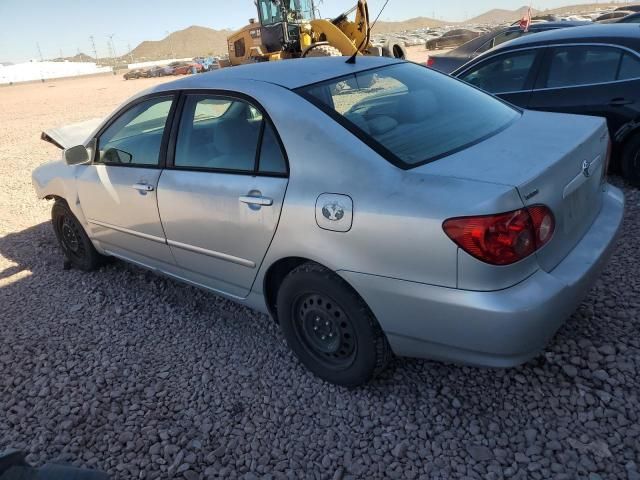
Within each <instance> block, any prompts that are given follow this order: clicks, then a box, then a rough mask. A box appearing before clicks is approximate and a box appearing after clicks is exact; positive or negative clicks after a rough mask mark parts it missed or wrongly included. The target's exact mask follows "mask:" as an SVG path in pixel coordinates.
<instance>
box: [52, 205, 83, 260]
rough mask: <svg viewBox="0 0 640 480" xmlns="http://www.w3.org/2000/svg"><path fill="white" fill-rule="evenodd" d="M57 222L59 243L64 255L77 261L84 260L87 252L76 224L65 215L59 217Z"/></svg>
mask: <svg viewBox="0 0 640 480" xmlns="http://www.w3.org/2000/svg"><path fill="white" fill-rule="evenodd" d="M58 222H59V224H60V225H59V228H60V234H61V235H60V243H61V244H62V248H63V249H64V251H65V253H66V254H67V255H69V256H71V257H74V258H76V259H78V260H81V259H84V257H85V255H86V253H87V252H86V249H85V248H84V244H83V242H82V237H81V233H80V230H79V227H78V224H77V222H75V221H74V220H73V219H72V218H69V217H68V216H67V215H65V216H63V217H60V218H59V219H58Z"/></svg>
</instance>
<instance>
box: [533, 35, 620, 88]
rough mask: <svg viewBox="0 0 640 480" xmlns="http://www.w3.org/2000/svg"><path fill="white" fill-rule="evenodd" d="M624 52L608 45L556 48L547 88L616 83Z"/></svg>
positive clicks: (553, 52) (552, 54)
mask: <svg viewBox="0 0 640 480" xmlns="http://www.w3.org/2000/svg"><path fill="white" fill-rule="evenodd" d="M621 59H622V50H620V49H618V48H613V47H604V46H594V45H585V46H569V47H556V48H554V49H552V51H551V59H550V62H549V74H548V76H547V82H546V85H545V87H546V88H562V87H575V86H580V85H592V84H597V83H607V82H613V81H615V80H616V78H617V74H618V66H619V65H620V61H621Z"/></svg>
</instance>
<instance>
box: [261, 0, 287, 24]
mask: <svg viewBox="0 0 640 480" xmlns="http://www.w3.org/2000/svg"><path fill="white" fill-rule="evenodd" d="M259 6H260V8H259V11H260V23H262V24H263V25H271V24H273V23H279V22H282V20H283V19H282V6H281V2H280V1H279V0H277V1H276V0H259Z"/></svg>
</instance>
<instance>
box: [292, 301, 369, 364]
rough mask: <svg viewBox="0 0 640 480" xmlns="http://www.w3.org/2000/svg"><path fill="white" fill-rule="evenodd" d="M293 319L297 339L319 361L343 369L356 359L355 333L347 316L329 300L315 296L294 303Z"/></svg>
mask: <svg viewBox="0 0 640 480" xmlns="http://www.w3.org/2000/svg"><path fill="white" fill-rule="evenodd" d="M293 317H294V319H295V322H294V326H295V330H296V334H297V335H298V338H299V339H300V341H301V342H302V344H303V345H304V346H305V347H306V348H307V350H308V352H309V353H310V354H312V355H313V356H314V357H315V358H316V359H317V360H318V361H319V362H321V363H323V364H325V365H327V366H330V367H332V368H347V367H349V366H350V365H351V364H352V363H353V359H354V358H355V356H356V353H357V348H356V340H357V339H356V334H355V331H354V329H353V326H352V325H351V321H350V320H349V317H348V316H347V314H346V313H345V312H344V310H343V309H342V308H341V307H340V306H339V305H337V304H336V302H334V301H333V300H331V299H330V298H328V297H327V296H325V295H322V294H318V293H311V294H305V295H302V296H300V297H299V298H298V300H297V301H296V302H295V306H294V310H293Z"/></svg>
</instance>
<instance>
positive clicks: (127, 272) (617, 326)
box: [0, 77, 640, 480]
mask: <svg viewBox="0 0 640 480" xmlns="http://www.w3.org/2000/svg"><path fill="white" fill-rule="evenodd" d="M152 83H155V81H154V80H141V81H137V82H124V81H122V80H120V79H119V78H112V77H100V78H94V79H84V80H74V81H58V82H54V83H48V84H34V85H26V86H14V87H7V88H0V105H2V108H0V125H2V129H1V130H0V187H1V188H0V339H1V340H0V412H2V413H1V414H0V449H3V448H5V447H9V446H12V447H16V448H21V449H25V450H26V451H27V452H29V457H28V459H29V461H31V462H33V463H35V464H38V465H39V464H42V463H44V462H47V461H52V460H56V459H57V460H65V461H70V462H72V463H74V464H76V465H82V466H91V467H95V468H100V469H104V470H106V471H108V472H109V473H110V474H111V475H112V476H113V478H122V479H128V478H147V479H150V478H185V479H187V480H192V479H199V478H217V477H220V478H246V479H250V478H326V479H341V478H397V479H413V478H433V479H450V478H477V479H480V478H482V479H501V478H519V479H538V478H556V479H563V478H564V479H573V478H584V479H589V480H597V479H614V478H616V479H629V480H632V479H633V480H638V479H640V474H639V473H638V471H639V468H640V453H639V452H640V422H639V411H640V400H639V398H638V394H639V391H640V389H639V386H640V380H639V377H638V374H639V373H640V335H639V333H640V328H639V326H640V323H639V322H640V320H639V318H638V316H639V311H640V295H639V293H640V277H639V275H638V272H640V257H639V256H638V253H637V252H638V251H639V250H640V248H639V247H640V221H639V220H640V194H639V192H638V191H635V190H632V189H629V188H625V191H626V194H627V202H628V210H627V214H626V221H625V226H624V232H623V235H622V237H621V239H620V242H619V246H618V249H617V253H616V255H615V257H614V258H613V260H612V262H611V264H610V265H609V267H608V268H607V270H606V272H605V274H604V275H603V277H602V278H601V280H600V281H599V282H598V283H597V285H596V286H595V288H594V289H593V290H592V291H591V292H590V294H589V296H588V298H587V299H586V300H585V301H584V303H583V304H582V305H581V306H580V308H579V309H578V311H577V312H576V313H575V314H574V315H573V316H572V317H571V319H570V320H569V321H568V322H567V324H566V326H564V327H563V328H562V329H561V330H560V332H559V333H558V335H557V336H556V338H555V339H554V340H553V342H552V343H551V344H550V345H549V347H548V348H547V349H546V351H545V352H544V353H543V354H542V355H540V356H539V357H538V358H536V359H535V360H534V361H532V362H530V363H528V364H527V365H525V366H523V367H520V368H516V369H511V370H506V371H504V370H498V371H496V370H488V369H476V368H469V367H461V366H453V365H445V364H442V363H436V362H429V361H419V360H408V359H403V360H396V361H394V363H393V365H392V366H391V368H390V369H389V370H388V371H387V372H386V373H385V374H384V375H383V376H382V378H380V379H378V380H377V381H375V382H374V383H372V384H371V385H369V386H368V387H366V388H361V389H357V390H344V389H341V388H337V387H334V386H331V385H327V384H325V383H323V382H322V381H320V380H318V379H316V378H314V377H313V376H312V375H310V374H309V373H308V372H307V371H306V370H305V369H304V368H303V367H301V366H300V364H299V363H298V362H297V361H296V360H295V359H294V358H293V356H292V355H291V354H290V353H289V350H288V349H287V347H286V345H285V343H284V340H283V338H282V335H281V334H280V332H279V330H278V328H276V326H275V325H274V324H273V323H272V321H271V320H269V319H268V318H267V317H266V316H263V315H258V314H256V313H253V312H251V311H249V310H247V309H245V308H242V307H239V306H236V305H234V304H232V303H230V302H228V301H226V300H223V299H221V298H218V297H216V296H214V295H211V294H208V293H204V292H202V291H198V290H196V289H194V288H191V287H187V286H183V285H181V284H178V283H176V282H173V281H171V280H167V279H164V278H160V277H157V276H154V275H153V274H150V273H147V272H145V271H143V270H141V269H138V268H136V267H132V266H128V265H126V264H124V263H122V262H113V263H112V264H110V265H108V266H107V267H105V268H103V269H102V270H101V271H99V272H95V273H92V274H82V273H80V272H78V271H75V270H70V271H64V270H63V269H62V258H61V255H60V252H59V250H58V248H57V246H56V244H55V242H54V237H53V233H52V231H51V228H50V225H49V222H48V215H49V208H50V204H47V203H46V202H40V201H37V200H36V199H35V198H34V194H33V192H32V189H31V184H30V172H31V170H32V169H33V168H34V167H35V166H36V165H38V164H40V163H42V162H43V161H45V160H46V159H47V157H52V156H57V155H58V152H57V151H56V150H55V149H54V148H51V147H49V146H47V145H46V144H45V143H44V142H41V141H39V140H38V134H39V132H40V130H41V129H42V128H44V127H48V126H53V125H58V124H64V123H69V122H74V121H80V120H83V119H86V118H91V117H93V116H96V115H100V114H104V113H107V112H108V111H110V110H111V109H112V108H113V107H114V106H115V105H116V104H118V103H119V102H120V101H122V100H124V99H125V98H126V97H127V96H129V95H130V94H131V93H133V92H134V91H135V90H137V89H140V88H143V87H144V86H148V85H151V84H152ZM614 181H615V182H616V183H617V184H619V185H622V182H621V181H620V180H617V179H614Z"/></svg>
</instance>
